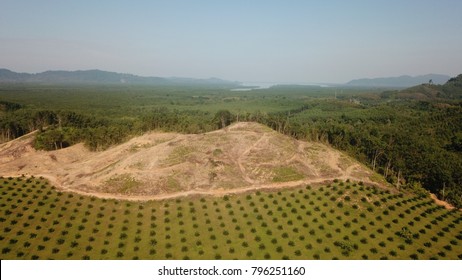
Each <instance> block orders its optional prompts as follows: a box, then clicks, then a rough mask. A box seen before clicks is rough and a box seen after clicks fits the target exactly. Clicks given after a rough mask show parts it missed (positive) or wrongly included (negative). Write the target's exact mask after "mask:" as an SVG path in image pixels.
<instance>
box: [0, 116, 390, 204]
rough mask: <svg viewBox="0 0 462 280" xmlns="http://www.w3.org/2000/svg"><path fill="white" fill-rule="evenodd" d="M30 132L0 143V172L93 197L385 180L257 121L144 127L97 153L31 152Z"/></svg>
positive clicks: (81, 149)
mask: <svg viewBox="0 0 462 280" xmlns="http://www.w3.org/2000/svg"><path fill="white" fill-rule="evenodd" d="M33 139H34V134H29V135H26V136H24V137H21V138H18V139H15V140H13V141H10V142H7V143H4V144H2V145H0V175H1V176H21V175H25V176H31V175H34V176H43V177H45V178H47V179H49V180H50V181H51V183H52V184H54V185H55V186H56V187H57V188H59V189H60V190H62V191H72V192H75V193H80V194H85V195H93V196H97V197H101V198H116V199H130V200H153V199H167V198H174V197H179V196H187V195H197V194H198V195H218V196H222V195H226V194H233V193H242V192H248V191H253V190H258V189H276V188H287V187H295V186H299V185H303V184H315V183H322V182H326V181H332V180H334V179H341V180H347V179H350V180H352V181H363V182H366V183H371V184H375V185H382V186H384V185H385V183H384V182H374V180H373V179H372V178H374V177H375V178H376V177H377V175H376V174H375V173H374V172H372V171H371V170H370V169H368V168H366V167H365V166H363V165H361V164H360V163H358V162H357V161H355V160H354V159H351V158H349V157H347V156H346V155H345V154H343V153H341V152H339V151H337V150H335V149H333V148H331V147H329V146H326V145H323V144H320V143H312V142H303V141H297V140H294V139H292V138H290V137H288V136H285V135H281V134H279V133H277V132H275V131H273V130H271V129H270V128H268V127H266V126H263V125H260V124H257V123H249V122H239V123H235V124H233V125H231V126H229V127H227V128H226V129H222V130H217V131H213V132H210V133H205V134H194V135H184V134H178V133H160V132H152V133H148V134H145V135H143V136H140V137H136V138H133V139H131V140H130V141H128V142H126V143H123V144H121V145H118V146H114V147H112V148H109V149H108V150H105V151H101V152H91V151H89V150H88V149H86V148H85V147H84V145H83V144H78V145H74V146H72V147H69V148H65V149H61V150H57V151H37V150H35V149H34V148H33ZM281 170H282V171H281ZM283 171H287V172H286V173H287V174H285V173H284V172H283ZM373 175H375V176H373ZM276 179H277V180H276Z"/></svg>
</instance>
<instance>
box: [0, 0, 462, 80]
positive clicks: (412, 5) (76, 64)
mask: <svg viewBox="0 0 462 280" xmlns="http://www.w3.org/2000/svg"><path fill="white" fill-rule="evenodd" d="M461 15H462V1H459V0H432V1H430V0H415V1H411V0H399V1H398V0H386V1H372V0H369V1H352V0H348V1H347V0H339V1H329V0H325V1H310V0H304V1H291V0H285V1H283V0H280V1H271V0H264V1H252V0H246V1H240V0H228V1H220V0H215V1H212V0H210V1H205V0H204V1H199V0H197V1H193V0H190V1H186V0H184V1H176V0H165V1H154V0H145V1H138V0H127V1H118V0H110V1H109V0H108V1H105V0H75V1H70V0H69V1H64V0H40V1H39V0H36V1H35V0H30V1H26V0H0V68H8V69H11V70H13V71H18V72H29V73H35V72H42V71H45V70H85V69H101V70H107V71H115V72H123V73H132V74H137V75H142V76H161V77H170V76H179V77H194V78H208V77H219V78H223V79H228V80H239V81H260V82H305V83H309V82H347V81H348V80H350V79H354V78H363V77H379V76H398V75H403V74H410V75H420V74H428V73H441V74H448V75H451V76H454V75H456V74H459V73H462V16H461Z"/></svg>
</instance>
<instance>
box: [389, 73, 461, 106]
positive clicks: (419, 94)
mask: <svg viewBox="0 0 462 280" xmlns="http://www.w3.org/2000/svg"><path fill="white" fill-rule="evenodd" d="M382 97H385V98H394V99H409V100H421V101H443V102H444V101H450V100H459V99H462V74H460V75H459V76H457V77H454V78H451V79H449V80H448V81H447V82H446V83H445V84H443V85H435V84H430V83H424V84H421V85H418V86H414V87H410V88H406V89H403V90H399V91H388V92H385V93H383V94H382Z"/></svg>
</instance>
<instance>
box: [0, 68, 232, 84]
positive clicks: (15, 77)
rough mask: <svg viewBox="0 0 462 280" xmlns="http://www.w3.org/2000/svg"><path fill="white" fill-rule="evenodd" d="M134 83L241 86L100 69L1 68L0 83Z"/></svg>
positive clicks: (215, 81)
mask: <svg viewBox="0 0 462 280" xmlns="http://www.w3.org/2000/svg"><path fill="white" fill-rule="evenodd" d="M12 83H13V84H15V83H16V84H17V83H37V84H122V85H123V84H134V85H225V86H239V85H240V82H236V81H227V80H223V79H219V78H214V77H211V78H208V79H196V78H183V77H169V78H163V77H145V76H138V75H133V74H128V73H117V72H110V71H103V70H99V69H90V70H75V71H67V70H48V71H44V72H40V73H35V74H31V73H19V72H14V71H11V70H9V69H5V68H2V69H0V84H12Z"/></svg>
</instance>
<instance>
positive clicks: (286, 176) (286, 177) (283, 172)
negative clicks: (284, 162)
mask: <svg viewBox="0 0 462 280" xmlns="http://www.w3.org/2000/svg"><path fill="white" fill-rule="evenodd" d="M272 171H273V174H274V176H273V179H272V180H273V182H289V181H297V180H301V179H303V178H304V176H303V175H302V174H300V173H298V172H297V171H296V170H295V169H294V168H292V167H290V166H281V167H277V168H274V169H273V170H272Z"/></svg>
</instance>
